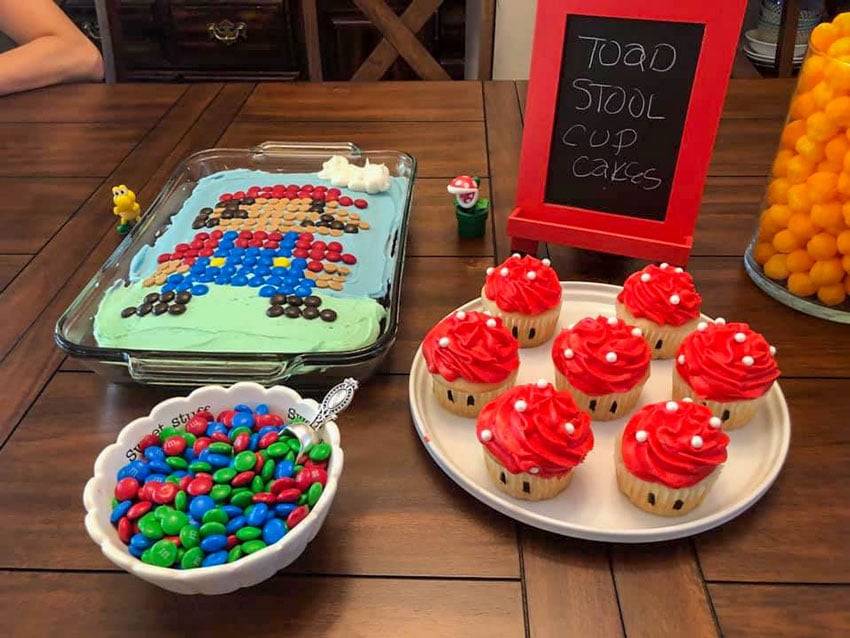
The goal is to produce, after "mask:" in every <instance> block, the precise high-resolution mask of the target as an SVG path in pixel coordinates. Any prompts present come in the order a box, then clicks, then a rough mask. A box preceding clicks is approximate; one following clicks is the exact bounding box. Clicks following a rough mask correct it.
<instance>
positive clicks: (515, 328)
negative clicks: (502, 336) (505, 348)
mask: <svg viewBox="0 0 850 638" xmlns="http://www.w3.org/2000/svg"><path fill="white" fill-rule="evenodd" d="M511 334H512V335H513V336H514V339H519V330H517V327H516V326H514V327H513V328H511Z"/></svg>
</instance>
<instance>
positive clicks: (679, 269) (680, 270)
mask: <svg viewBox="0 0 850 638" xmlns="http://www.w3.org/2000/svg"><path fill="white" fill-rule="evenodd" d="M673 272H685V271H684V270H682V269H681V268H676V270H674V271H673Z"/></svg>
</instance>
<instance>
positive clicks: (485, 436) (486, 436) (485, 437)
mask: <svg viewBox="0 0 850 638" xmlns="http://www.w3.org/2000/svg"><path fill="white" fill-rule="evenodd" d="M478 436H479V438H480V439H481V440H482V441H484V442H485V443H487V441H491V440H493V433H492V432H491V431H490V430H481V434H479V435H478Z"/></svg>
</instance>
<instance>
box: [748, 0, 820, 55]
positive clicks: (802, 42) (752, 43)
mask: <svg viewBox="0 0 850 638" xmlns="http://www.w3.org/2000/svg"><path fill="white" fill-rule="evenodd" d="M802 4H803V6H802V7H801V9H800V14H799V16H798V18H797V35H796V39H795V46H794V60H793V62H794V66H795V67H798V66H800V65H801V64H802V63H803V58H804V57H805V55H806V48H807V46H808V42H809V36H810V35H811V34H812V30H813V29H814V28H815V27H816V26H817V25H818V23H820V21H821V16H822V14H823V11H822V5H820V3H817V2H812V0H809V1H808V2H803V3H802ZM781 13H782V4H781V2H779V1H778V0H762V3H761V11H760V12H759V21H758V25H757V26H756V28H755V29H750V30H749V31H747V32H746V33H745V34H744V38H745V39H746V43H745V44H744V54H745V55H746V56H747V57H748V58H749V59H750V60H751V61H752V62H753V64H755V65H757V66H773V62H774V60H775V59H776V49H777V46H778V44H777V43H778V42H779V37H780V32H779V23H780V19H781Z"/></svg>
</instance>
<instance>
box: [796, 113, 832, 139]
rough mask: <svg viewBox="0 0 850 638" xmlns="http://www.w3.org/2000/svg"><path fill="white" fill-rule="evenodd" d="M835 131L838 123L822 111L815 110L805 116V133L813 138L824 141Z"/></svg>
mask: <svg viewBox="0 0 850 638" xmlns="http://www.w3.org/2000/svg"><path fill="white" fill-rule="evenodd" d="M827 106H828V105H827ZM836 133H838V124H836V123H835V122H833V121H832V120H831V119H830V118H829V116H827V114H826V113H824V112H823V111H815V112H814V113H812V114H811V115H810V116H809V117H807V118H806V135H807V136H809V137H810V138H812V139H813V140H815V141H817V142H826V141H828V140H829V139H830V138H831V137H832V136H833V135H835V134H836ZM797 139H798V140H799V138H797Z"/></svg>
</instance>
